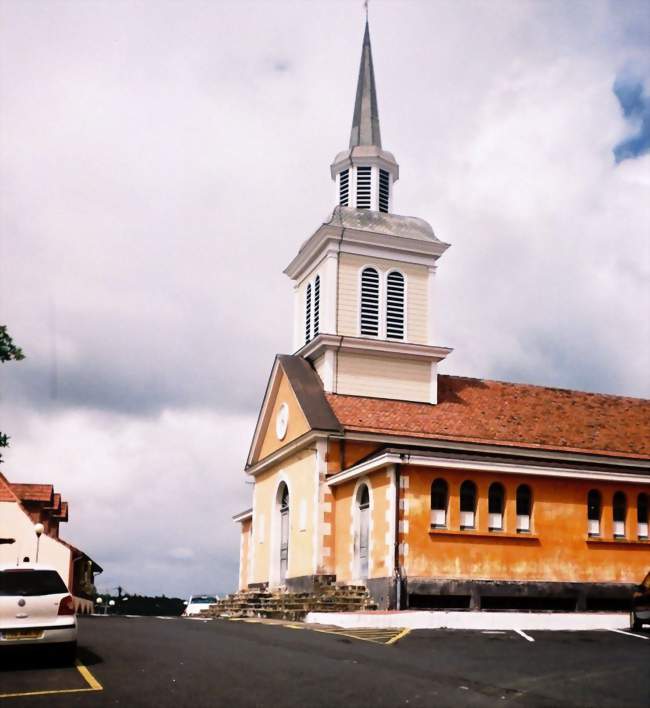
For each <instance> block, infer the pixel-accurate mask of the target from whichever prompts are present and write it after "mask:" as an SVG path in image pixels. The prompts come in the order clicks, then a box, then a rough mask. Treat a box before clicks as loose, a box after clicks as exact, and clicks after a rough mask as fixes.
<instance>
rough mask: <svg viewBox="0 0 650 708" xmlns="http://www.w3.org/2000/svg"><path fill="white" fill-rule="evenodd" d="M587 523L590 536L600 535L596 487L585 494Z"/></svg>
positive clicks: (598, 496) (598, 501)
mask: <svg viewBox="0 0 650 708" xmlns="http://www.w3.org/2000/svg"><path fill="white" fill-rule="evenodd" d="M587 524H588V528H587V530H588V533H589V535H590V536H600V492H599V491H598V490H597V489H592V490H591V491H590V492H589V494H588V495H587Z"/></svg>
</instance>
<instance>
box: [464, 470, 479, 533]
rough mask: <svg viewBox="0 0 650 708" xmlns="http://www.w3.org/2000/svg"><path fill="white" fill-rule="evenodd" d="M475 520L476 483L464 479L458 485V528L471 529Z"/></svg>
mask: <svg viewBox="0 0 650 708" xmlns="http://www.w3.org/2000/svg"><path fill="white" fill-rule="evenodd" d="M475 521H476V485H475V484H474V482H470V481H469V480H465V481H464V482H463V483H462V484H461V485H460V528H461V529H473V528H474V526H475Z"/></svg>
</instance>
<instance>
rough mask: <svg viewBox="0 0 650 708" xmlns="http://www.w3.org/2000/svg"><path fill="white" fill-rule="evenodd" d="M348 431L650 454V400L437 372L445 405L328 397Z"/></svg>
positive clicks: (618, 453) (628, 453)
mask: <svg viewBox="0 0 650 708" xmlns="http://www.w3.org/2000/svg"><path fill="white" fill-rule="evenodd" d="M326 396H327V400H328V402H329V404H330V406H331V407H332V410H333V411H334V414H335V415H336V417H337V418H338V420H339V421H340V423H341V424H342V425H343V426H344V427H345V428H346V429H347V430H354V431H363V432H372V433H382V434H386V435H399V436H407V437H426V438H438V439H446V440H458V441H465V442H480V443H490V444H498V445H514V446H517V447H539V448H548V449H560V450H564V451H583V452H591V453H595V452H597V453H600V454H610V455H618V456H626V457H650V401H648V400H644V399H641V398H627V397H623V396H609V395H604V394H597V393H583V392H581V391H571V390H567V389H559V388H545V387H542V386H530V385H528V384H514V383H504V382H501V381H485V380H482V379H469V378H462V377H458V376H439V377H438V403H437V404H436V405H431V404H428V403H413V402H408V401H394V400H387V399H384V398H364V397H361V396H345V395H340V394H326Z"/></svg>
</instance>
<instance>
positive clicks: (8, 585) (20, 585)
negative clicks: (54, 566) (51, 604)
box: [0, 568, 68, 597]
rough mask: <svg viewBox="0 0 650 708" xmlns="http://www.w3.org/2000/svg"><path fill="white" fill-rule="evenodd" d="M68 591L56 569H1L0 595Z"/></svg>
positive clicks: (57, 593) (44, 593) (58, 593)
mask: <svg viewBox="0 0 650 708" xmlns="http://www.w3.org/2000/svg"><path fill="white" fill-rule="evenodd" d="M66 592H68V588H66V586H65V583H64V582H63V580H61V576H60V575H59V574H58V573H57V572H56V570H31V569H29V570H27V569H25V570H23V569H18V568H17V569H16V570H13V569H11V570H2V571H0V596H7V595H21V596H24V597H29V596H33V595H60V594H61V593H66Z"/></svg>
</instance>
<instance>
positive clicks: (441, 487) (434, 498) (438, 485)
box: [431, 479, 447, 529]
mask: <svg viewBox="0 0 650 708" xmlns="http://www.w3.org/2000/svg"><path fill="white" fill-rule="evenodd" d="M431 526H433V528H434V529H444V528H445V527H446V526H447V482H445V480H444V479H435V480H434V481H433V484H432V485H431Z"/></svg>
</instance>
